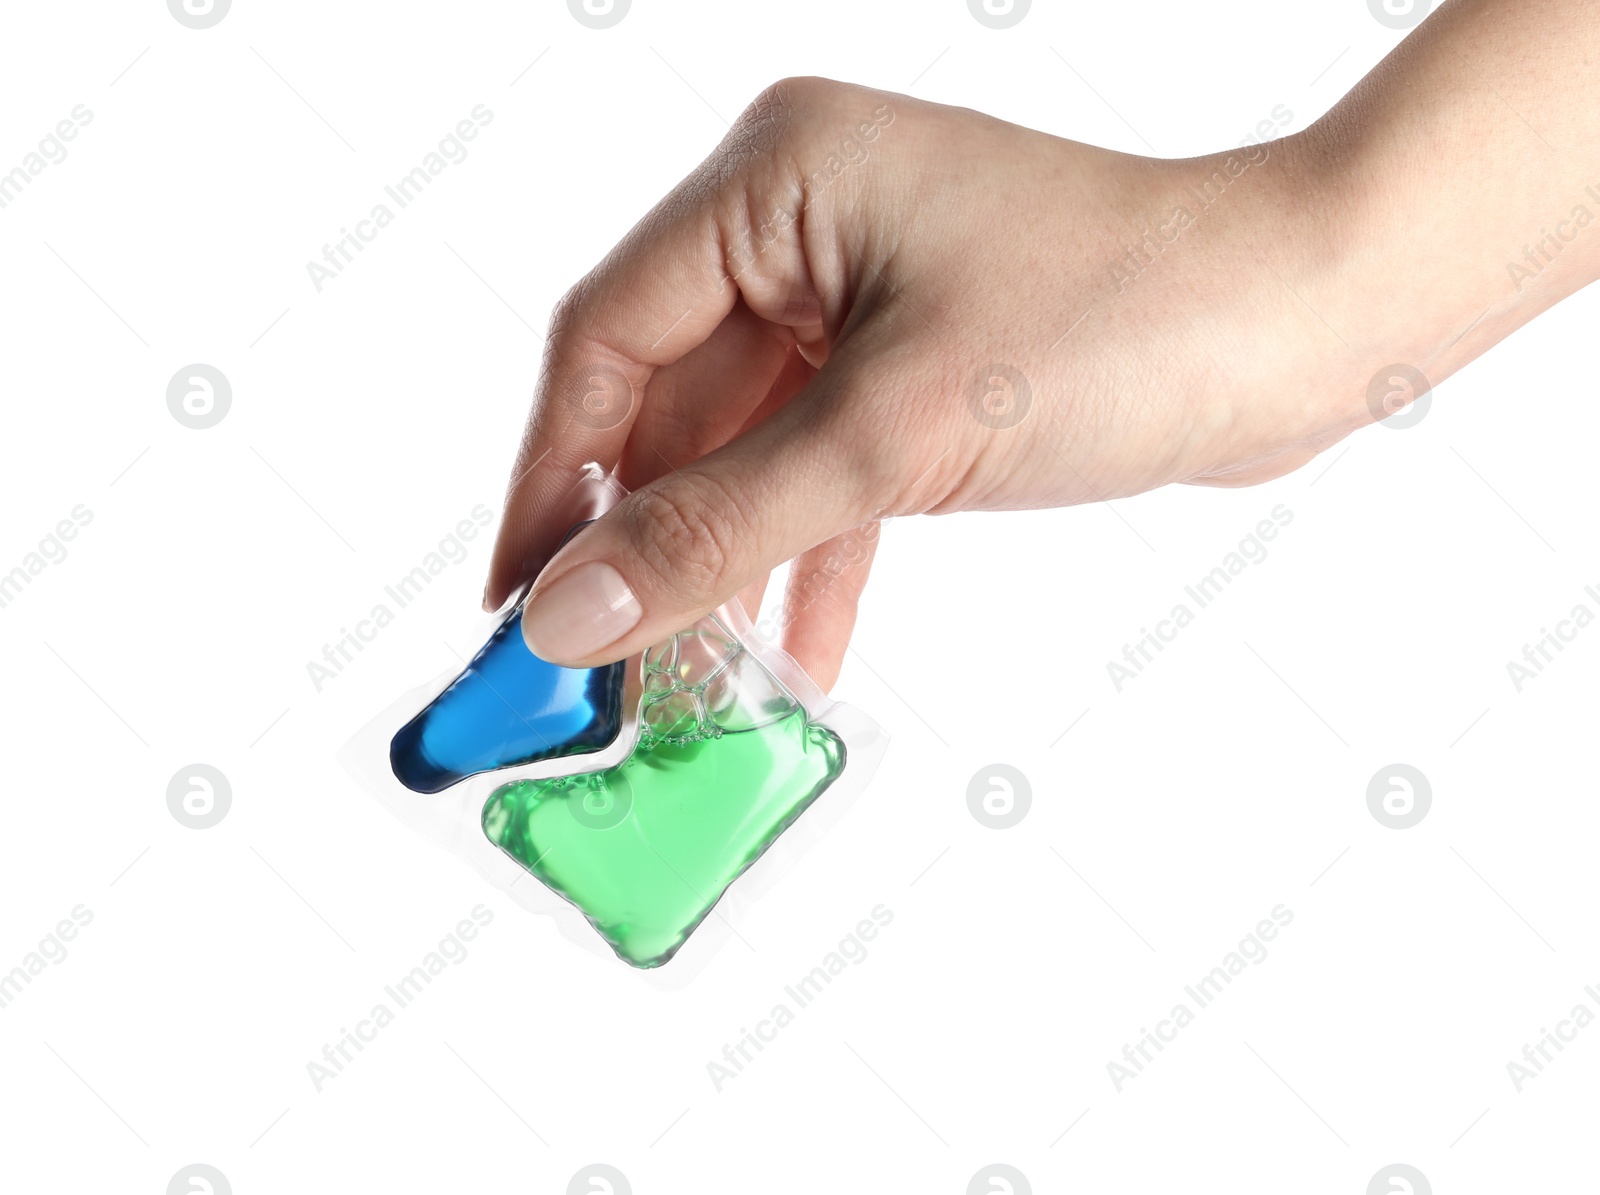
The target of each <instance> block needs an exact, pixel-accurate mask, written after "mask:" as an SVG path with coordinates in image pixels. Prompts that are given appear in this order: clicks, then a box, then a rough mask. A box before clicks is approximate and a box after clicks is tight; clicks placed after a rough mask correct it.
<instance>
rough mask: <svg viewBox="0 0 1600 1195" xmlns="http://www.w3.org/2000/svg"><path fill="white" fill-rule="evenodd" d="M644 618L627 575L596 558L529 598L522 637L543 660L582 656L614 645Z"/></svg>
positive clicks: (568, 658) (525, 609)
mask: <svg viewBox="0 0 1600 1195" xmlns="http://www.w3.org/2000/svg"><path fill="white" fill-rule="evenodd" d="M643 616H644V607H643V606H641V605H639V599H638V598H636V597H634V596H633V590H631V589H629V588H628V583H627V582H626V581H624V580H623V579H622V574H621V573H619V572H618V571H617V570H616V569H614V568H612V567H611V566H610V565H609V564H606V563H605V562H604V561H600V560H592V561H590V562H589V563H588V564H580V565H579V566H578V567H577V568H575V569H573V570H572V571H571V572H570V573H568V574H567V575H566V576H564V577H562V578H561V579H560V580H558V581H556V582H555V583H554V584H552V585H551V586H550V587H549V588H548V589H545V590H542V591H541V592H539V593H538V594H536V595H535V596H534V597H533V598H531V599H530V600H529V602H528V604H527V606H525V607H524V608H523V611H522V637H523V639H524V640H526V642H527V644H528V648H529V650H530V651H532V652H533V654H534V655H536V656H538V657H539V658H540V659H542V660H572V659H580V658H582V657H583V656H588V655H593V654H594V653H595V652H597V651H599V650H600V649H601V648H603V647H606V646H608V645H610V644H612V643H615V642H616V641H617V640H618V639H620V638H622V636H624V635H626V634H627V633H628V632H629V631H631V630H633V628H634V626H635V624H637V623H638V621H639V619H640V618H642V617H643Z"/></svg>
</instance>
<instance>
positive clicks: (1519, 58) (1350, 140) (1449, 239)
mask: <svg viewBox="0 0 1600 1195" xmlns="http://www.w3.org/2000/svg"><path fill="white" fill-rule="evenodd" d="M1597 63H1600V8H1597V7H1596V6H1595V5H1594V4H1593V3H1592V0H1450V3H1448V4H1446V5H1445V7H1444V8H1443V9H1442V10H1440V11H1439V12H1438V13H1436V14H1435V15H1434V16H1433V17H1431V18H1430V19H1429V20H1428V21H1427V22H1425V23H1424V24H1423V25H1422V26H1421V27H1420V28H1419V29H1418V30H1417V31H1416V32H1415V33H1414V34H1413V35H1412V36H1411V37H1410V38H1408V39H1407V40H1406V42H1405V43H1404V44H1403V45H1401V46H1400V47H1399V48H1398V49H1397V50H1396V51H1395V52H1394V53H1393V54H1391V55H1390V56H1389V58H1387V59H1386V60H1385V61H1384V62H1383V63H1382V64H1380V65H1379V67H1378V68H1377V69H1376V70H1374V71H1373V72H1372V74H1370V75H1369V76H1368V77H1367V78H1366V79H1365V80H1363V81H1362V82H1361V84H1360V85H1359V86H1358V87H1356V89H1355V90H1354V91H1352V92H1351V93H1350V95H1349V96H1347V97H1346V98H1345V99H1344V100H1343V101H1342V102H1341V103H1340V104H1339V105H1338V106H1337V107H1336V108H1334V109H1333V111H1331V112H1330V113H1329V114H1328V115H1327V116H1326V117H1324V118H1323V119H1322V120H1321V121H1319V122H1318V123H1317V124H1316V125H1315V126H1313V127H1312V128H1311V129H1309V130H1308V131H1307V132H1305V133H1303V134H1301V135H1299V136H1297V137H1295V138H1292V139H1291V140H1290V142H1289V143H1287V144H1286V145H1285V149H1286V151H1287V152H1288V154H1289V155H1290V158H1291V167H1290V173H1291V174H1298V175H1300V176H1301V177H1302V178H1305V177H1307V176H1309V177H1311V178H1312V179H1314V180H1315V186H1314V189H1313V191H1312V193H1313V194H1314V195H1316V196H1317V197H1318V198H1319V199H1321V200H1322V201H1324V202H1326V203H1327V204H1328V209H1329V210H1328V213H1327V223H1326V229H1327V232H1326V234H1325V236H1324V237H1322V238H1321V239H1320V240H1319V241H1317V242H1316V244H1317V245H1318V247H1317V249H1316V250H1315V251H1314V253H1315V256H1318V257H1320V259H1321V260H1320V261H1319V262H1317V264H1316V268H1315V270H1314V272H1313V275H1312V278H1313V280H1314V281H1315V282H1317V283H1320V285H1321V286H1322V287H1323V288H1325V291H1326V294H1325V298H1326V301H1327V304H1328V307H1329V309H1330V312H1332V313H1334V314H1330V315H1329V320H1330V322H1335V321H1338V322H1335V326H1336V327H1339V331H1340V333H1341V334H1342V335H1343V336H1344V337H1345V338H1346V339H1347V340H1348V341H1349V343H1350V344H1351V346H1352V347H1354V348H1357V349H1358V350H1361V351H1364V352H1373V353H1378V354H1379V355H1382V354H1383V353H1385V352H1387V353H1388V355H1389V359H1390V360H1405V361H1410V362H1411V363H1414V364H1416V365H1417V366H1419V367H1420V368H1421V369H1422V370H1423V371H1424V372H1425V373H1426V374H1428V376H1429V377H1430V379H1431V380H1433V381H1434V382H1437V381H1438V380H1439V379H1440V378H1442V377H1445V376H1447V375H1448V374H1449V373H1451V372H1453V371H1454V370H1456V369H1458V368H1460V367H1461V366H1462V365H1464V364H1466V363H1467V362H1468V361H1470V360H1472V359H1473V358H1474V357H1476V356H1477V355H1478V354H1480V353H1482V352H1483V351H1484V350H1486V349H1487V348H1488V347H1490V346H1491V345H1493V344H1494V343H1496V342H1497V341H1499V340H1500V339H1502V338H1503V337H1505V336H1506V335H1508V334H1509V333H1511V332H1512V331H1514V330H1515V329H1516V328H1518V327H1520V326H1521V325H1522V324H1524V323H1526V322H1528V321H1529V320H1531V319H1533V318H1534V317H1535V316H1537V315H1538V314H1539V313H1540V312H1542V311H1544V310H1546V309H1547V308H1549V307H1550V306H1552V305H1554V304H1555V303H1557V302H1559V301H1560V300H1561V299H1563V298H1565V297H1566V296H1568V295H1570V294H1572V293H1573V292H1574V291H1576V290H1578V289H1580V288H1581V287H1583V286H1586V285H1587V284H1588V283H1590V282H1592V281H1594V280H1595V278H1596V277H1597V276H1600V76H1597V74H1596V71H1595V66H1596V64H1597ZM1312 301H1315V299H1313V300H1312ZM1341 323H1342V325H1343V326H1340V324H1341Z"/></svg>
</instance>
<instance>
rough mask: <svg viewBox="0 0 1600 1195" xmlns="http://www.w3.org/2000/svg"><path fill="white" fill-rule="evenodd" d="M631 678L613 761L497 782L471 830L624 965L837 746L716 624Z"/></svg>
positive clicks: (841, 755) (770, 827)
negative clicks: (629, 725) (637, 700)
mask: <svg viewBox="0 0 1600 1195" xmlns="http://www.w3.org/2000/svg"><path fill="white" fill-rule="evenodd" d="M702 625H704V624H702ZM719 632H720V633H719ZM690 636H694V638H689V637H690ZM644 684H645V691H644V697H643V700H642V703H641V711H640V721H641V728H640V735H639V740H638V743H637V744H636V746H635V747H634V750H633V753H632V754H631V755H630V756H629V757H628V758H627V759H626V760H625V761H623V762H622V763H621V764H619V765H617V766H616V767H614V768H609V769H607V770H605V771H602V772H591V773H588V774H586V775H577V776H561V777H556V778H553V779H548V780H519V781H515V782H513V783H511V784H507V785H503V786H502V787H500V788H498V789H496V790H495V792H494V793H493V794H492V795H491V796H490V798H489V800H488V803H487V804H486V805H485V806H484V810H483V829H484V833H485V834H486V835H488V837H489V840H490V841H491V842H493V843H495V844H496V845H497V846H499V847H500V848H501V849H502V850H504V851H505V852H506V853H507V854H509V855H510V856H511V857H512V858H513V859H515V860H516V861H517V862H518V863H519V864H521V865H522V866H523V867H525V868H527V870H528V871H530V872H532V873H533V874H534V875H535V876H537V877H538V878H539V879H540V880H542V881H543V882H544V883H545V884H547V885H549V886H550V887H551V888H552V889H554V890H555V891H556V892H558V893H560V894H561V895H562V896H564V897H566V898H567V899H568V900H570V901H571V902H572V903H573V904H575V905H576V906H577V907H578V908H579V909H581V910H582V911H583V913H584V915H585V916H586V917H588V919H589V921H590V923H591V924H592V925H593V926H594V927H595V929H597V930H598V931H599V932H600V934H601V936H603V937H604V938H605V940H606V941H607V942H608V943H610V945H611V947H612V949H614V950H615V951H616V952H617V954H618V955H619V956H620V957H621V958H622V959H623V960H624V961H626V962H628V963H631V964H632V965H634V966H636V967H658V966H660V965H661V964H662V963H665V962H666V961H667V960H668V959H670V958H671V957H672V956H673V954H674V953H676V952H677V950H678V948H679V947H680V946H682V945H683V943H684V941H685V939H687V938H688V936H689V934H690V933H691V932H693V930H694V928H695V927H696V926H697V925H699V924H700V922H701V921H702V920H703V919H704V918H705V916H706V915H707V914H708V913H709V912H710V911H711V909H712V907H713V906H714V905H715V904H716V903H717V901H718V900H719V899H720V898H721V896H722V894H723V892H724V891H725V890H726V889H727V887H728V885H729V884H731V883H733V881H734V880H735V879H737V878H738V877H739V875H740V873H742V872H743V871H744V870H745V868H747V867H749V866H750V865H751V864H752V863H754V862H755V861H756V859H758V858H760V856H761V854H762V852H763V851H765V850H766V849H767V848H768V847H769V846H771V845H772V843H773V841H774V840H775V839H776V838H777V837H778V835H780V834H782V833H783V831H784V830H785V829H786V828H788V826H789V825H790V824H791V823H792V822H793V821H794V820H795V819H796V818H797V817H799V816H800V814H802V813H804V812H805V810H806V809H807V808H808V807H809V806H810V805H811V803H812V802H813V801H815V800H816V799H817V798H818V797H819V796H821V794H822V793H823V792H824V791H825V790H826V789H827V788H828V786H829V785H830V784H832V783H833V782H834V780H836V779H837V778H838V777H839V775H840V773H841V772H843V770H844V764H845V749H844V744H843V742H841V741H840V739H839V737H838V736H837V735H835V734H834V733H833V732H832V731H831V730H828V729H827V728H825V727H822V726H818V725H814V724H812V723H810V722H808V720H807V718H806V712H805V710H804V709H803V708H801V707H800V705H799V704H798V703H797V702H795V701H794V699H793V697H791V696H790V695H789V694H788V693H787V691H786V690H784V689H783V688H782V686H781V685H779V684H778V683H777V682H776V681H775V680H774V679H773V678H772V676H771V674H770V673H768V672H767V671H766V670H765V669H764V668H762V667H761V666H760V664H759V663H757V662H756V661H755V660H754V659H753V658H752V657H750V656H749V654H748V653H747V652H745V651H744V648H743V646H742V645H740V644H739V643H738V642H737V641H736V640H732V639H731V637H727V636H726V635H725V632H721V628H720V626H714V627H713V630H712V631H710V632H706V631H699V630H696V631H686V632H683V633H682V634H680V635H678V636H676V637H675V638H674V640H673V641H672V642H670V643H669V644H667V645H664V646H663V647H662V648H659V649H656V650H655V651H653V652H652V653H651V654H650V655H649V656H647V657H646V660H645V677H644Z"/></svg>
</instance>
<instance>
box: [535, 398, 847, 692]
mask: <svg viewBox="0 0 1600 1195" xmlns="http://www.w3.org/2000/svg"><path fill="white" fill-rule="evenodd" d="M825 375H830V371H829V369H827V368H826V367H825V368H824V370H823V371H822V373H819V374H818V375H817V377H816V378H814V379H813V380H812V383H811V385H810V386H808V387H807V392H806V393H805V394H802V395H800V396H797V398H796V400H794V401H791V402H789V403H788V404H786V405H785V406H784V407H782V408H780V409H779V410H778V411H777V412H775V413H774V414H773V415H772V416H771V417H770V418H768V419H766V420H764V421H763V422H761V423H760V424H758V425H757V426H755V427H754V428H752V429H750V430H749V431H747V432H745V433H744V434H743V435H741V436H739V437H738V438H736V439H735V440H733V441H732V442H731V443H729V444H727V445H725V446H724V447H722V448H720V449H718V450H717V451H716V452H713V453H711V454H710V455H708V456H705V457H702V458H700V459H699V460H697V461H695V462H693V463H692V464H689V465H686V466H684V467H683V468H682V469H674V470H672V472H670V473H668V474H666V475H665V476H664V477H662V478H660V479H658V480H657V481H654V482H652V483H651V484H650V485H648V486H646V487H645V488H643V489H641V490H639V491H637V492H635V493H633V494H630V495H629V496H628V497H627V498H626V499H624V500H623V501H622V502H620V503H619V504H618V505H617V506H616V507H615V508H614V509H612V510H611V511H609V512H608V513H606V514H605V515H604V516H602V517H601V518H600V519H599V520H597V521H596V522H594V523H592V524H591V525H589V526H588V527H586V528H585V529H584V530H583V531H582V532H580V533H579V534H578V536H577V537H576V538H575V539H574V540H573V541H572V542H571V543H570V544H568V545H567V546H566V547H565V548H564V549H562V551H560V552H559V553H557V554H556V556H555V557H554V558H553V559H552V560H551V561H550V563H549V565H548V566H546V568H545V569H544V571H543V572H542V573H541V574H540V575H539V578H538V580H537V581H535V583H534V585H533V588H532V589H531V590H530V591H529V594H528V599H527V601H526V603H525V604H524V607H523V613H522V634H523V638H524V639H526V640H527V643H528V647H529V648H530V649H531V650H532V651H533V652H534V654H535V655H537V656H539V657H541V658H542V659H545V660H549V661H550V662H552V663H555V664H563V665H566V666H568V667H595V666H598V665H600V664H606V663H610V662H611V661H613V660H620V659H623V658H625V657H627V656H630V655H633V654H634V653H635V652H639V651H643V650H644V649H646V648H648V647H650V646H652V645H654V644H656V643H659V642H661V641H662V640H664V639H666V638H667V637H668V636H670V635H672V634H674V633H675V632H677V631H681V630H683V629H684V628H685V627H688V626H691V625H693V624H694V623H695V622H696V621H698V620H699V619H700V618H702V617H704V616H705V615H706V614H708V613H710V612H711V611H712V610H714V609H716V608H717V607H718V606H720V605H722V604H723V603H724V602H726V601H728V600H729V599H730V598H732V597H734V596H735V595H736V594H737V593H738V592H739V590H740V589H742V588H743V587H744V586H745V585H747V584H749V583H750V582H751V581H753V580H755V579H756V578H758V577H762V576H765V575H766V574H767V573H768V572H769V571H770V570H771V569H773V568H775V567H776V566H778V565H780V564H782V563H784V562H785V561H787V560H790V559H792V558H793V557H795V556H797V555H799V554H800V553H801V552H804V551H805V550H806V549H808V548H812V547H815V546H816V545H817V544H819V543H822V542H824V541H826V540H828V539H830V538H832V537H833V536H834V535H837V534H839V533H840V532H842V531H847V530H849V529H850V528H852V527H855V526H857V525H858V524H860V523H864V522H866V521H868V520H869V519H870V518H871V517H873V515H874V514H875V513H877V512H876V510H875V504H874V503H873V501H872V499H871V496H870V495H868V494H867V493H866V487H865V486H863V485H862V484H860V478H859V476H858V470H857V469H856V468H855V467H854V466H853V465H852V464H851V463H850V462H851V461H852V459H853V456H852V454H851V453H849V452H847V451H846V450H845V447H844V437H843V436H842V435H839V434H838V433H837V432H836V431H835V430H834V429H832V428H830V426H829V424H832V423H836V422H837V421H836V420H829V419H826V418H824V417H820V416H819V414H818V412H819V411H827V410H838V409H839V408H840V405H841V404H839V403H837V402H835V401H821V402H818V401H808V400H813V399H815V398H816V397H817V395H816V393H815V392H816V391H819V390H821V391H824V392H826V391H827V390H829V389H830V388H831V387H832V385H833V379H832V377H831V376H825Z"/></svg>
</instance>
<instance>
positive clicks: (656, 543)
mask: <svg viewBox="0 0 1600 1195" xmlns="http://www.w3.org/2000/svg"><path fill="white" fill-rule="evenodd" d="M631 521H632V523H633V527H632V530H633V531H634V533H635V535H634V541H635V543H636V544H638V545H639V548H640V552H641V554H642V556H643V557H644V562H645V565H646V566H647V567H648V568H649V569H650V570H651V572H652V573H653V574H654V575H655V576H656V577H658V578H661V579H662V580H663V581H664V582H666V583H667V584H669V585H670V586H671V587H672V588H674V589H679V588H688V589H691V590H693V591H695V592H707V591H710V590H712V589H715V588H717V587H718V586H719V585H720V584H721V583H722V582H723V581H724V580H725V579H726V577H727V573H728V565H729V561H730V560H731V558H732V553H731V550H730V548H729V545H728V537H729V535H730V533H731V530H732V528H731V525H730V523H729V522H728V518H727V517H726V516H723V515H721V514H719V513H717V512H716V511H715V510H713V509H712V507H711V506H710V505H708V504H707V502H706V501H705V500H704V499H702V498H701V497H700V496H699V495H697V494H696V493H695V492H694V491H692V490H690V489H689V488H688V487H687V485H684V484H671V485H662V486H658V487H656V488H655V489H651V490H646V491H644V492H642V493H641V494H640V495H639V496H638V500H637V501H636V503H635V504H634V506H633V510H632V519H631Z"/></svg>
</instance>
